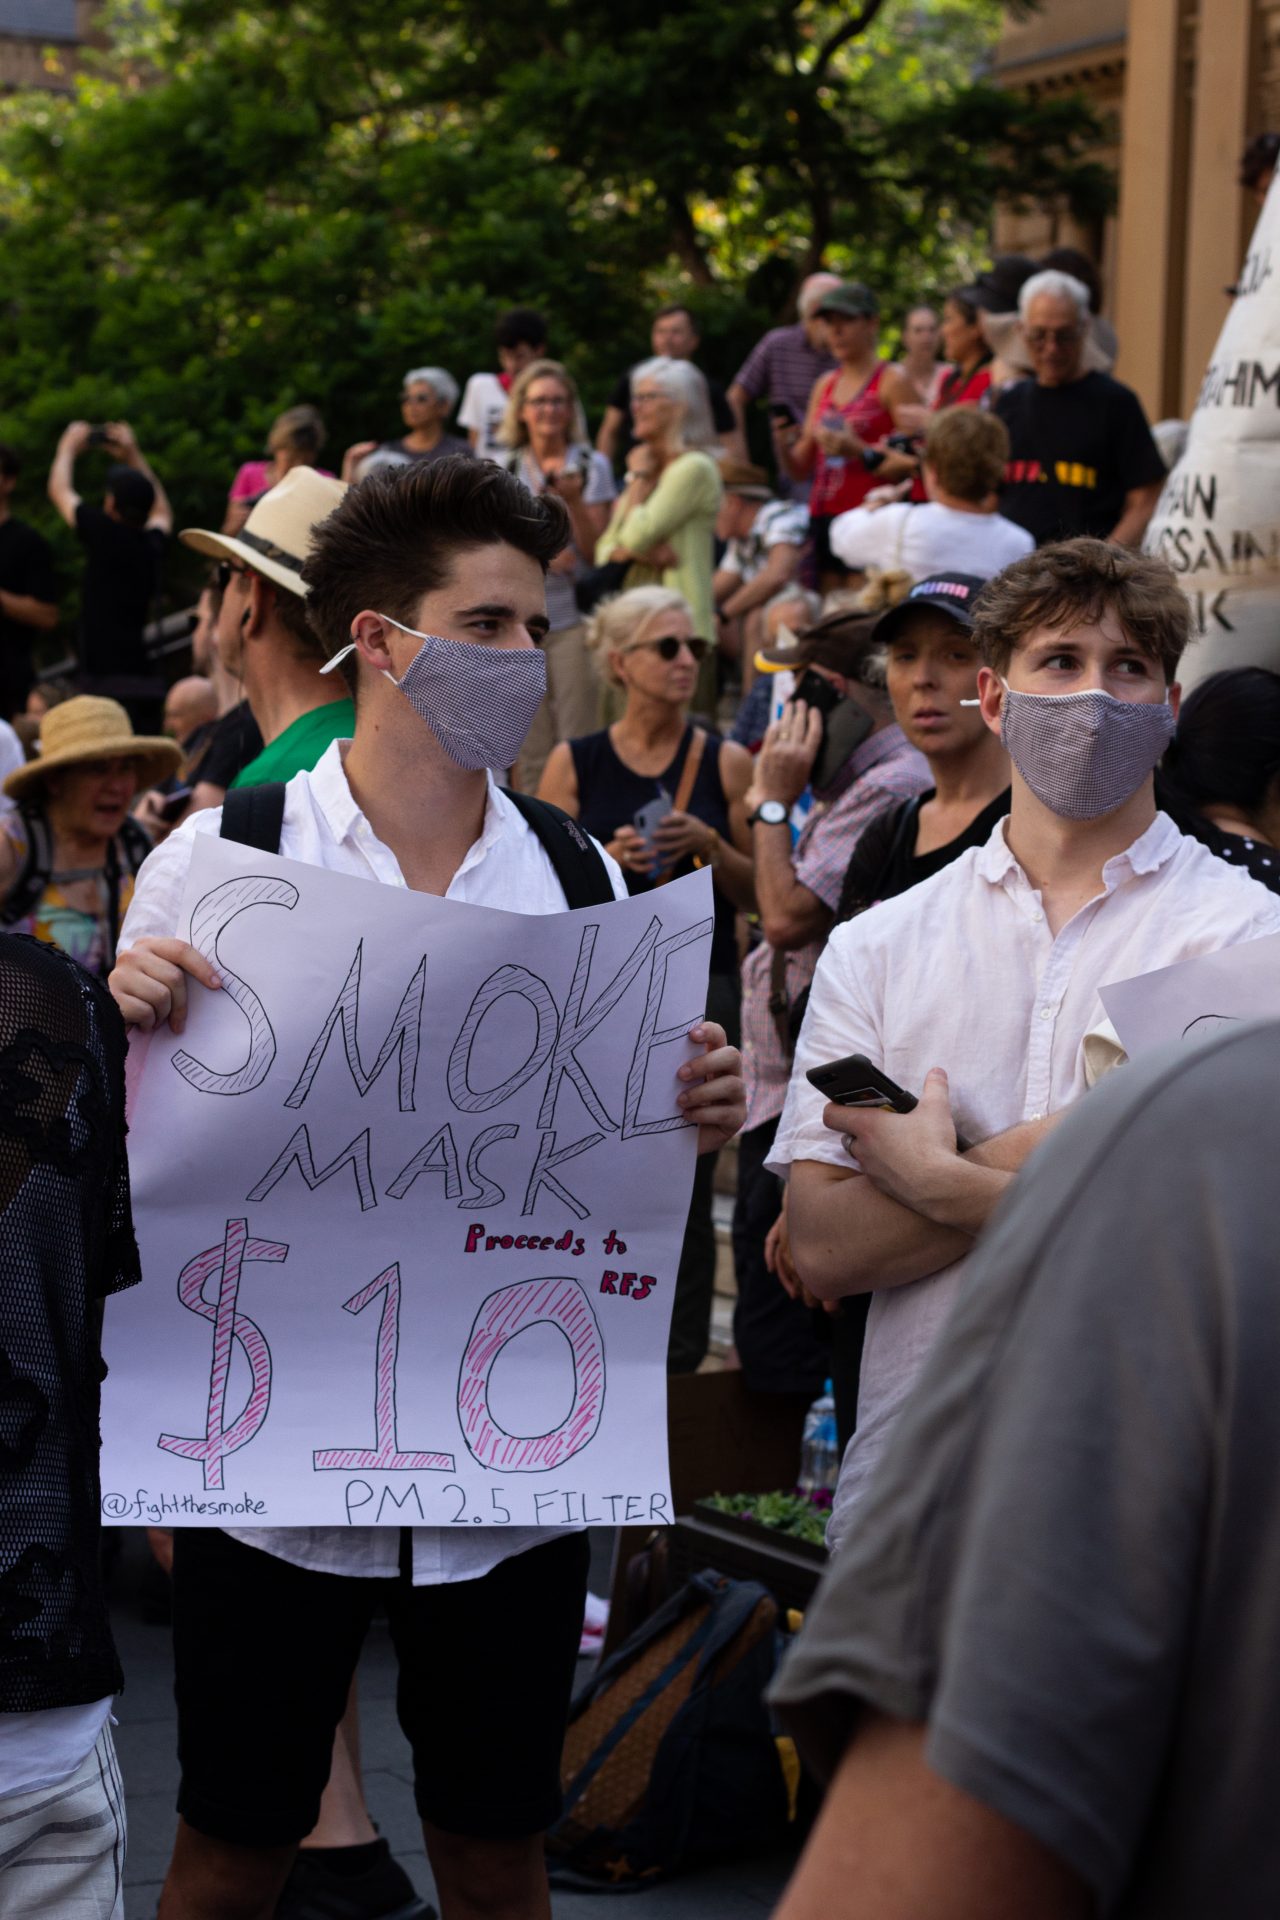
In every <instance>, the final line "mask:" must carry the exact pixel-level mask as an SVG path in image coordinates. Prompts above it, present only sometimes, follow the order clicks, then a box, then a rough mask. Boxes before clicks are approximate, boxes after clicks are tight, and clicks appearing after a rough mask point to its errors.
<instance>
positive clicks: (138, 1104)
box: [102, 836, 711, 1527]
mask: <svg viewBox="0 0 1280 1920" xmlns="http://www.w3.org/2000/svg"><path fill="white" fill-rule="evenodd" d="M188 923H189V925H190V930H191V939H192V942H193V944H194V945H196V946H197V947H199V948H200V949H201V951H202V952H204V953H206V954H207V955H209V957H210V958H211V959H213V961H214V963H215V965H216V966H217V968H218V971H219V974H220V976H221V979H222V988H221V990H220V991H219V992H216V993H211V992H206V991H205V990H203V989H196V990H195V991H194V992H193V995H192V1006H191V1011H190V1017H189V1020H188V1024H187V1028H186V1031H185V1032H184V1033H183V1034H182V1035H181V1036H179V1037H178V1038H176V1039H175V1037H174V1036H173V1035H172V1034H171V1033H170V1032H169V1031H168V1029H165V1030H164V1031H163V1032H160V1033H157V1034H155V1035H153V1036H152V1037H151V1038H150V1040H148V1041H147V1042H146V1043H145V1049H146V1050H145V1055H144V1058H143V1060H142V1062H141V1065H140V1068H139V1070H138V1072H137V1075H136V1077H135V1079H134V1087H133V1104H132V1115H131V1134H130V1143H129V1144H130V1169H131V1175H132V1180H133V1193H134V1208H135V1214H136V1219H137V1224H138V1237H139V1244H140V1248H141V1252H142V1261H143V1274H144V1279H143V1284H142V1285H141V1286H140V1287H137V1288H135V1289H133V1290H132V1291H131V1292H128V1293H125V1294H122V1295H119V1296H118V1297H116V1298H115V1299H113V1300H112V1302H111V1304H110V1307H109V1309H108V1313H107V1323H106V1343H105V1344H106V1356H107V1361H108V1365H109V1368H110V1372H109V1375H108V1379H107V1383H106V1386H105V1389H104V1397H103V1472H102V1484H103V1488H104V1495H103V1512H104V1515H105V1516H106V1517H107V1518H108V1519H111V1520H132V1521H139V1522H151V1523H162V1524H177V1525H211V1526H217V1525H226V1524H235V1525H239V1526H244V1525H248V1526H252V1525H255V1524H256V1525H264V1526H266V1525H271V1526H310V1525H335V1524H336V1525H343V1524H348V1523H349V1524H352V1525H369V1524H375V1525H376V1524H383V1525H407V1524H414V1525H420V1524H425V1525H428V1526H435V1525H442V1526H444V1525H447V1526H492V1525H498V1526H505V1525H516V1526H521V1525H526V1526H551V1527H554V1526H564V1525H568V1524H571V1523H576V1522H581V1521H600V1522H604V1523H619V1524H620V1523H623V1522H627V1521H629V1522H636V1521H641V1520H643V1521H645V1522H648V1521H661V1520H666V1519H669V1518H670V1484H669V1481H668V1477H667V1454H666V1381H665V1355H666V1346H667V1332H668V1326H669V1323H670V1317H671V1303H672V1294H673V1290H674V1287H675V1278H676V1268H677V1264H678V1261H679V1256H680V1247H681V1242H682V1238H683V1232H684V1223H685V1216H686V1213H687V1211H688V1206H689V1195H690V1190H691V1186H692V1178H693V1161H694V1154H695V1145H696V1135H695V1132H694V1130H693V1128H691V1127H690V1126H688V1125H687V1124H685V1123H684V1121H683V1120H682V1118H681V1116H680V1112H679V1108H678V1106H677V1104H676V1100H677V1095H678V1093H679V1092H680V1090H681V1086H682V1083H681V1082H679V1081H678V1080H677V1079H676V1070H677V1068H678V1067H679V1066H680V1064H681V1063H682V1062H683V1061H684V1060H685V1059H687V1058H689V1057H691V1055H692V1054H693V1053H694V1052H695V1051H696V1049H695V1048H694V1047H693V1046H692V1043H691V1042H689V1041H688V1039H687V1038H686V1035H687V1032H688V1029H689V1027H690V1026H691V1025H692V1024H693V1023H694V1022H695V1021H696V1020H697V1019H698V1018H699V1017H700V1016H701V1013H702V1010H703V1008H704V1006H705V1002H706V986H707V964H708V957H709V952H710V938H711V887H710V879H709V876H707V875H705V874H696V875H692V876H690V877H689V878H687V879H685V880H680V881H676V882H673V883H672V884H671V885H670V886H667V887H664V888H662V889H661V890H660V891H657V892H654V893H652V894H648V895H644V896H642V897H639V898H637V899H634V900H628V901H620V902H616V903H614V904H613V905H610V906H606V907H603V908H599V909H588V910H584V911H580V912H577V913H562V914H549V915H526V914H514V913H498V912H493V911H491V910H489V909H488V908H483V907H471V906H462V905H459V904H456V903H454V902H449V901H443V900H436V899H433V898H430V897H428V896H427V895H424V894H419V893H412V892H408V891H403V892H402V891H400V890H399V889H397V888H391V887H386V886H379V885H377V884H374V883H371V882H368V881H363V880H357V879H352V878H350V877H348V876H345V875H339V874H334V873H327V872H324V871H323V870H321V869H319V868H316V867H309V866H303V865H300V864H298V863H296V862H294V861H289V860H280V859H276V858H274V857H272V856H267V855H263V854H259V853H255V852H252V851H251V850H249V849H247V848H244V847H241V846H237V845H234V844H232V843H229V842H226V841H220V840H217V839H214V838H213V837H212V836H209V837H205V836H199V837H197V839H196V842H195V851H194V855H193V859H192V866H191V875H190V880H189V883H188V887H187V893H186V897H185V905H184V913H183V925H184V927H185V926H186V925H187V924H188Z"/></svg>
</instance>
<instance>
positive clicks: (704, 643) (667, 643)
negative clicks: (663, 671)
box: [636, 633, 711, 661]
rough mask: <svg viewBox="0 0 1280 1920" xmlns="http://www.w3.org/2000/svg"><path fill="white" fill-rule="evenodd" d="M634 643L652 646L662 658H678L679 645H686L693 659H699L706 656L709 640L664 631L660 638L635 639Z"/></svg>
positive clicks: (639, 645) (641, 645) (640, 645)
mask: <svg viewBox="0 0 1280 1920" xmlns="http://www.w3.org/2000/svg"><path fill="white" fill-rule="evenodd" d="M636 645H637V646H638V647H652V648H653V650H654V652H655V653H656V654H658V655H659V656H660V658H661V659H663V660H675V659H678V658H679V654H680V649H681V647H688V649H689V651H690V653H691V654H692V655H693V657H694V659H695V660H697V661H701V660H703V659H705V658H706V653H707V648H708V647H709V646H710V645H711V642H710V641H709V640H686V639H685V637H684V635H683V634H682V633H681V634H675V633H664V634H663V636H662V638H661V640H637V641H636Z"/></svg>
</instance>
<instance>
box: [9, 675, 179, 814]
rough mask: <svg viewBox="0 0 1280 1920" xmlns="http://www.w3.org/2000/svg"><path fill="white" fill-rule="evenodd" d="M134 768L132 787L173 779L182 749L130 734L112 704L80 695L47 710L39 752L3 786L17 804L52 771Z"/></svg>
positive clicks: (129, 726)
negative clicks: (107, 763)
mask: <svg viewBox="0 0 1280 1920" xmlns="http://www.w3.org/2000/svg"><path fill="white" fill-rule="evenodd" d="M126 756H127V757H128V758H129V759H130V760H136V761H137V763H138V786H139V788H140V789H141V788H142V787H151V786H154V785H155V783H156V781H157V780H163V779H165V778H166V776H167V775H168V774H171V773H176V772H177V770H178V768H179V767H180V766H181V765H182V749H181V747H180V746H179V745H178V743H177V741H176V740H166V739H165V738H164V737H163V735H159V734H139V733H135V732H134V730H133V722H132V721H131V720H130V718H129V716H128V714H127V713H126V712H125V710H124V708H123V707H122V706H121V705H120V702H119V701H118V700H100V699H99V698H98V697H97V696H96V695H95V694H89V693H80V694H77V695H76V697H75V698H74V699H73V700H64V701H63V702H62V703H61V705H60V706H56V707H50V709H49V711H48V713H46V715H45V716H44V719H43V720H42V721H41V722H40V752H39V754H38V755H37V756H36V758H35V759H34V760H28V761H27V764H26V765H25V766H24V767H15V768H14V770H13V772H12V773H11V774H10V775H9V777H8V779H7V780H6V781H5V783H4V790H5V792H6V793H7V794H8V796H9V798H10V799H11V800H21V799H22V797H23V795H24V794H26V793H29V792H30V791H31V789H32V788H33V787H38V786H39V785H40V783H41V782H42V781H43V780H45V779H46V778H47V777H48V775H49V774H51V773H53V772H54V770H55V769H56V768H58V767H74V766H76V765H78V764H79V763H80V762H81V761H84V760H121V759H124V758H125V757H126Z"/></svg>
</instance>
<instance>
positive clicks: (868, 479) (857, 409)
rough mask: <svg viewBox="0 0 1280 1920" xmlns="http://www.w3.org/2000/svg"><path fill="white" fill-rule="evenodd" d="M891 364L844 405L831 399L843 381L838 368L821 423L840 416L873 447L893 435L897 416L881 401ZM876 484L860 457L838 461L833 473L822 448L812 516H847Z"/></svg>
mask: <svg viewBox="0 0 1280 1920" xmlns="http://www.w3.org/2000/svg"><path fill="white" fill-rule="evenodd" d="M888 365H889V363H888V361H887V360H882V361H881V362H880V364H879V366H878V367H877V368H876V370H875V372H874V373H873V374H872V376H871V378H870V379H869V380H868V381H867V383H866V385H865V386H864V387H862V388H861V389H860V390H859V391H858V392H857V393H855V394H854V396H853V398H852V400H846V401H845V402H844V404H843V406H841V405H837V404H835V403H834V402H833V400H832V397H831V396H832V394H833V393H834V391H835V385H836V382H837V380H838V379H839V378H840V373H839V369H838V368H837V370H836V372H835V373H833V374H831V375H830V376H829V377H828V379H827V380H826V382H825V383H824V385H823V388H822V392H821V395H820V396H819V400H818V412H817V418H818V420H819V421H821V419H822V416H823V414H824V413H838V414H839V415H840V418H841V419H842V420H843V421H844V422H845V424H846V426H849V427H851V428H852V429H853V431H854V432H855V433H856V434H857V436H858V438H859V440H861V441H863V442H864V443H865V444H866V445H867V446H869V447H874V446H876V445H877V444H878V442H879V441H881V440H883V439H884V437H885V435H886V434H887V433H892V432H893V415H892V414H891V413H890V412H889V410H888V408H887V407H886V406H885V405H884V404H883V402H882V401H881V399H880V383H881V382H882V380H883V379H884V376H885V373H886V371H887V369H888ZM876 484H877V483H876V476H875V475H874V473H868V471H867V469H866V468H865V467H864V466H863V464H862V461H861V460H860V459H859V458H858V457H857V455H856V454H855V455H854V457H853V458H852V459H851V460H846V461H845V462H844V464H843V466H842V465H841V464H840V463H839V462H838V461H837V463H836V465H835V468H834V470H833V468H832V465H831V462H830V461H829V460H828V459H827V456H826V454H825V453H824V452H823V451H822V449H821V447H819V448H818V451H817V458H816V461H815V463H814V469H813V491H812V493H811V494H810V496H809V511H810V513H811V514H813V513H816V514H825V515H829V514H834V513H847V512H848V510H849V508H850V507H859V506H861V505H862V502H863V500H864V499H865V498H866V496H867V494H868V493H870V491H871V489H872V487H874V486H875V485H876Z"/></svg>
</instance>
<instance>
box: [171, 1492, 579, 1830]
mask: <svg viewBox="0 0 1280 1920" xmlns="http://www.w3.org/2000/svg"><path fill="white" fill-rule="evenodd" d="M589 1553H590V1549H589V1546H588V1541H587V1536H586V1534H585V1533H567V1534H562V1535H560V1536H559V1537H558V1538H553V1539H550V1540H548V1541H547V1542H546V1543H545V1544H540V1545H538V1546H536V1547H531V1548H530V1549H529V1550H528V1551H527V1552H525V1553H519V1554H515V1555H513V1556H512V1558H510V1559H508V1560H503V1561H501V1562H500V1563H499V1565H498V1566H496V1567H494V1568H493V1569H492V1570H491V1571H490V1572H488V1573H486V1574H483V1575H481V1576H480V1578H479V1579H475V1580H460V1581H454V1582H451V1583H449V1584H448V1585H442V1586H430V1587H415V1586H412V1585H410V1582H409V1578H408V1576H407V1574H405V1573H401V1574H400V1575H399V1576H398V1577H397V1578H396V1579H394V1580H388V1579H375V1578H368V1577H360V1578H352V1579H348V1578H346V1577H345V1576H343V1575H341V1574H333V1573H313V1572H311V1571H310V1570H309V1569H307V1568H305V1567H295V1566H292V1565H290V1563H289V1562H288V1561H286V1560H277V1559H276V1558H275V1557H274V1556H273V1555H271V1554H269V1553H264V1552H263V1551H262V1549H261V1548H259V1547H249V1546H245V1545H244V1544H243V1543H242V1542H241V1541H238V1540H233V1539H231V1537H230V1536H229V1535H228V1534H225V1533H221V1532H219V1531H217V1530H216V1529H212V1528H210V1529H204V1528H199V1527H185V1528H180V1529H179V1530H178V1531H177V1532H176V1533H175V1535H174V1558H173V1639H174V1654H175V1665H176V1674H175V1681H174V1691H175V1693H176V1695H177V1701H178V1758H179V1761H180V1762H181V1766H182V1784H181V1786H180V1788H179V1791H178V1812H179V1813H180V1814H181V1815H182V1817H183V1819H184V1820H185V1821H187V1823H188V1825H190V1826H192V1827H194V1828H195V1829H196V1831H197V1832H199V1833H205V1834H208V1835H210V1836H211V1837H212V1838H214V1839H218V1840H228V1841H232V1842H234V1843H235V1844H237V1845H240V1846H247V1847H280V1846H288V1845H291V1844H292V1843H293V1842H295V1841H298V1840H301V1839H302V1838H303V1837H304V1835H306V1834H308V1833H310V1831H311V1829H312V1827H314V1825H315V1823H316V1819H317V1816H318V1814H319V1811H320V1796H321V1794H322V1793H323V1791H324V1788H325V1784H326V1782H327V1781H328V1778H329V1764H330V1759H331V1756H332V1750H333V1736H334V1731H335V1729H336V1728H337V1725H338V1722H339V1720H341V1718H342V1714H343V1710H344V1708H345V1706H346V1702H347V1692H348V1689H349V1687H350V1684H351V1677H352V1674H353V1673H354V1672H355V1667H356V1661H357V1660H358V1658H359V1655H360V1648H361V1645H362V1643H363V1641H364V1637H365V1634H366V1632H367V1630H368V1627H369V1622H370V1619H371V1618H372V1615H373V1613H374V1611H375V1609H376V1608H377V1606H378V1605H379V1603H383V1604H385V1606H386V1609H387V1614H388V1618H389V1620H390V1625H391V1634H392V1639H393V1641H394V1643H395V1649H396V1654H397V1656H398V1658H399V1663H400V1678H399V1685H398V1687H397V1690H396V1711H397V1714H398V1716H399V1720H400V1725H401V1727H402V1728H403V1730H404V1733H405V1737H406V1739H407V1740H408V1742H409V1744H410V1746H411V1747H412V1749H413V1767H414V1797H415V1798H416V1800H417V1803H418V1812H419V1814H420V1815H421V1817H422V1818H423V1819H424V1820H426V1821H428V1822H429V1823H430V1824H431V1825H432V1826H436V1827H440V1828H442V1829H443V1830H444V1831H445V1832H446V1833H456V1834H463V1835H467V1836H471V1837H475V1838H484V1839H516V1838H520V1837H524V1836H527V1835H529V1834H535V1833H541V1832H543V1830H544V1829H545V1828H547V1827H549V1826H550V1825H551V1824H552V1822H553V1821H554V1820H555V1819H556V1817H557V1815H558V1814H559V1811H560V1752H561V1747H562V1745H563V1742H564V1728H565V1719H566V1716H567V1713H568V1707H569V1699H570V1695H571V1693H572V1690H573V1679H574V1667H575V1662H576V1660H577V1654H578V1644H579V1641H580V1639H581V1635H582V1614H583V1605H584V1601H585V1597H586V1590H587V1562H588V1558H589Z"/></svg>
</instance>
